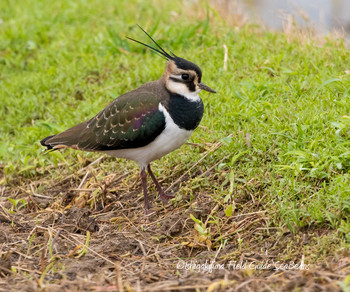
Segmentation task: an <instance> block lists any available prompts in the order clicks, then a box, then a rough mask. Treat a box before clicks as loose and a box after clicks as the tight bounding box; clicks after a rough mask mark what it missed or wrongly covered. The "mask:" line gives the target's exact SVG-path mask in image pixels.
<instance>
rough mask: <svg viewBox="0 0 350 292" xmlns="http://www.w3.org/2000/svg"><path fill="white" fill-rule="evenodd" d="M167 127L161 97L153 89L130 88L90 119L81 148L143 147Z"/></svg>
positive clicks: (104, 149) (81, 138)
mask: <svg viewBox="0 0 350 292" xmlns="http://www.w3.org/2000/svg"><path fill="white" fill-rule="evenodd" d="M164 128H165V117H164V114H163V113H162V112H161V111H159V99H158V98H157V97H156V96H154V95H153V94H152V93H150V92H137V94H136V92H135V91H134V92H130V93H127V94H125V95H122V96H120V97H119V98H117V99H116V100H114V101H113V102H112V103H111V104H110V105H108V106H107V107H106V108H105V109H104V110H103V111H101V112H100V113H98V114H97V115H96V116H95V117H94V118H92V119H91V120H89V121H88V122H87V127H86V128H85V129H84V130H83V131H82V133H81V135H80V137H79V142H78V145H77V146H78V148H79V149H82V150H95V151H107V150H118V149H127V148H137V147H142V146H145V145H147V144H149V143H150V142H152V141H153V140H154V139H155V138H156V137H157V136H158V135H159V134H160V133H161V132H162V131H163V130H164Z"/></svg>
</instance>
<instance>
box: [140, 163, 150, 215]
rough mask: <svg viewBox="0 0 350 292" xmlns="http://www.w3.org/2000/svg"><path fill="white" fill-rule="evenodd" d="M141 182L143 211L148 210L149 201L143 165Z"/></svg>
mask: <svg viewBox="0 0 350 292" xmlns="http://www.w3.org/2000/svg"><path fill="white" fill-rule="evenodd" d="M141 184H142V189H143V199H144V200H145V212H146V214H147V211H148V210H149V201H148V193H147V173H146V170H145V168H144V167H142V168H141Z"/></svg>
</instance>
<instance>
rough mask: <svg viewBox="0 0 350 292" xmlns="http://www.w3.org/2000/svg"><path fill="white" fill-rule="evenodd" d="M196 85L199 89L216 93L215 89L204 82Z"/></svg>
mask: <svg viewBox="0 0 350 292" xmlns="http://www.w3.org/2000/svg"><path fill="white" fill-rule="evenodd" d="M198 87H199V88H200V89H203V90H205V91H208V92H212V93H216V91H215V90H214V89H212V88H210V87H209V86H208V85H206V84H204V83H199V84H198Z"/></svg>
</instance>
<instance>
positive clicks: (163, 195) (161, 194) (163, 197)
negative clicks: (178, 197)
mask: <svg viewBox="0 0 350 292" xmlns="http://www.w3.org/2000/svg"><path fill="white" fill-rule="evenodd" d="M147 171H148V173H149V175H150V176H151V178H152V180H153V182H154V184H155V185H156V187H157V191H158V195H159V198H160V199H161V200H162V201H163V202H165V201H167V200H169V199H171V198H174V196H173V195H168V194H166V193H165V192H164V190H163V188H162V187H161V185H160V184H159V182H158V181H157V179H156V177H155V176H154V174H153V172H152V170H151V166H150V165H149V164H148V165H147Z"/></svg>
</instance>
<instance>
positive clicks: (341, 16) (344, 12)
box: [211, 0, 350, 39]
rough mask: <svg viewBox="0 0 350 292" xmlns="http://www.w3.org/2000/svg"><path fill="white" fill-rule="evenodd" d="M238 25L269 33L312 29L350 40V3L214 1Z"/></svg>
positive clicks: (338, 0)
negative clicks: (292, 28)
mask: <svg viewBox="0 0 350 292" xmlns="http://www.w3.org/2000/svg"><path fill="white" fill-rule="evenodd" d="M211 2H212V3H213V4H214V5H215V6H216V7H220V9H221V10H222V11H224V13H225V14H226V15H227V16H228V18H229V16H230V15H231V16H232V17H235V21H242V22H246V21H248V22H253V23H258V24H260V25H263V26H266V27H268V28H270V29H275V30H283V29H286V26H288V25H294V24H295V25H296V26H298V27H301V28H308V29H313V30H314V32H315V33H318V34H325V35H327V34H338V35H343V36H344V37H345V38H347V39H349V36H350V0H212V1H211Z"/></svg>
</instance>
